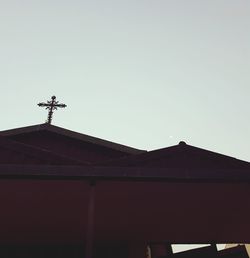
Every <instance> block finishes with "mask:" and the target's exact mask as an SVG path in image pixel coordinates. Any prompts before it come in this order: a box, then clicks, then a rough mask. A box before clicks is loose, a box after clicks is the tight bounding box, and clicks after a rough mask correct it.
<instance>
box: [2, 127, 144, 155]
mask: <svg viewBox="0 0 250 258" xmlns="http://www.w3.org/2000/svg"><path fill="white" fill-rule="evenodd" d="M38 131H48V132H52V133H56V134H59V135H62V136H65V137H69V138H72V139H75V140H79V141H82V142H86V143H91V144H95V145H99V146H101V147H105V148H109V149H112V150H116V151H119V152H123V153H127V154H139V153H142V152H144V151H143V150H139V149H136V148H132V147H129V146H125V145H122V144H118V143H114V142H110V141H107V140H103V139H100V138H96V137H93V136H89V135H86V134H82V133H77V132H74V131H71V130H68V129H65V128H62V127H58V126H55V125H51V124H48V123H45V124H38V125H33V126H27V127H21V128H16V129H10V130H4V131H0V135H2V136H16V135H21V134H27V133H33V132H38Z"/></svg>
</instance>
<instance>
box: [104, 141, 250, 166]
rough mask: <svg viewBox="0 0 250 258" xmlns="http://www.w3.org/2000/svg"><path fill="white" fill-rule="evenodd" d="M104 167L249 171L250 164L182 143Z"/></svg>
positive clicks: (120, 160) (108, 163)
mask: <svg viewBox="0 0 250 258" xmlns="http://www.w3.org/2000/svg"><path fill="white" fill-rule="evenodd" d="M101 165H103V166H118V167H148V168H152V167H162V168H185V169H190V168H192V169H199V168H203V169H249V168H250V163H249V162H247V161H243V160H239V159H236V158H233V157H229V156H226V155H223V154H220V153H216V152H212V151H209V150H205V149H201V148H197V147H195V146H191V145H188V144H186V143H185V142H183V141H182V142H180V143H179V144H178V145H174V146H171V147H167V148H163V149H157V150H153V151H149V152H145V153H141V154H138V155H133V156H129V157H124V158H120V159H115V160H113V161H109V162H106V163H105V162H104V163H102V164H101Z"/></svg>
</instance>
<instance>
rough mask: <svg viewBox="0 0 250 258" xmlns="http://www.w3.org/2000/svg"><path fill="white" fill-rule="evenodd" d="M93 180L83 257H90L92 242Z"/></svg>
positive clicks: (91, 182)
mask: <svg viewBox="0 0 250 258" xmlns="http://www.w3.org/2000/svg"><path fill="white" fill-rule="evenodd" d="M95 184H96V183H95V181H90V192H89V204H88V217H87V232H86V247H85V248H86V249H85V258H92V256H93V244H94V215H95Z"/></svg>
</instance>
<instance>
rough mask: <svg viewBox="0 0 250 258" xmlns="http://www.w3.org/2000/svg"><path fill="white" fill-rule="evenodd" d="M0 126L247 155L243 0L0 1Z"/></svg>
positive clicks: (249, 113)
mask: <svg viewBox="0 0 250 258" xmlns="http://www.w3.org/2000/svg"><path fill="white" fill-rule="evenodd" d="M0 46H1V47H0V69H1V76H0V87H1V103H0V108H1V126H0V130H5V129H10V128H16V127H22V126H28V125H34V124H39V123H43V122H44V121H45V120H46V116H47V112H46V111H45V110H44V109H41V108H38V107H37V106H36V104H37V103H38V102H40V101H46V100H47V99H49V98H50V97H51V96H52V95H56V96H57V99H58V100H59V101H61V102H64V103H66V104H67V105H68V107H67V108H66V109H65V110H58V111H57V112H56V114H55V116H54V119H53V124H55V125H58V126H61V127H65V128H68V129H71V130H74V131H78V132H81V133H85V134H89V135H92V136H96V137H100V138H104V139H107V140H111V141H115V142H119V143H122V144H125V145H130V146H133V147H137V148H141V149H147V150H151V149H156V148H162V147H166V146H170V145H174V144H177V143H178V142H179V141H181V140H184V141H186V142H187V143H188V144H190V145H195V146H198V147H202V148H206V149H210V150H213V151H216V152H220V153H224V154H227V155H231V156H234V157H237V158H240V159H245V160H248V161H250V101H249V97H250V1H249V0H209V1H207V0H126V1H125V0H123V1H121V0H91V1H87V0H86V1H85V0H70V1H69V0H67V1H66V0H22V1H20V0H0Z"/></svg>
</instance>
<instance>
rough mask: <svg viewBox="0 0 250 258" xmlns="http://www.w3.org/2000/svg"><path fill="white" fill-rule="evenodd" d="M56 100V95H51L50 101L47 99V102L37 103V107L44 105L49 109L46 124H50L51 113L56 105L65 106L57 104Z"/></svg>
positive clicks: (55, 108)
mask: <svg viewBox="0 0 250 258" xmlns="http://www.w3.org/2000/svg"><path fill="white" fill-rule="evenodd" d="M58 102H59V101H56V96H52V97H51V101H47V103H45V102H40V103H38V104H37V105H38V106H39V107H46V109H48V110H49V113H48V119H47V121H46V122H47V123H48V124H51V121H52V115H53V111H54V110H57V108H58V107H60V108H65V107H67V106H66V105H65V104H58Z"/></svg>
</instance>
